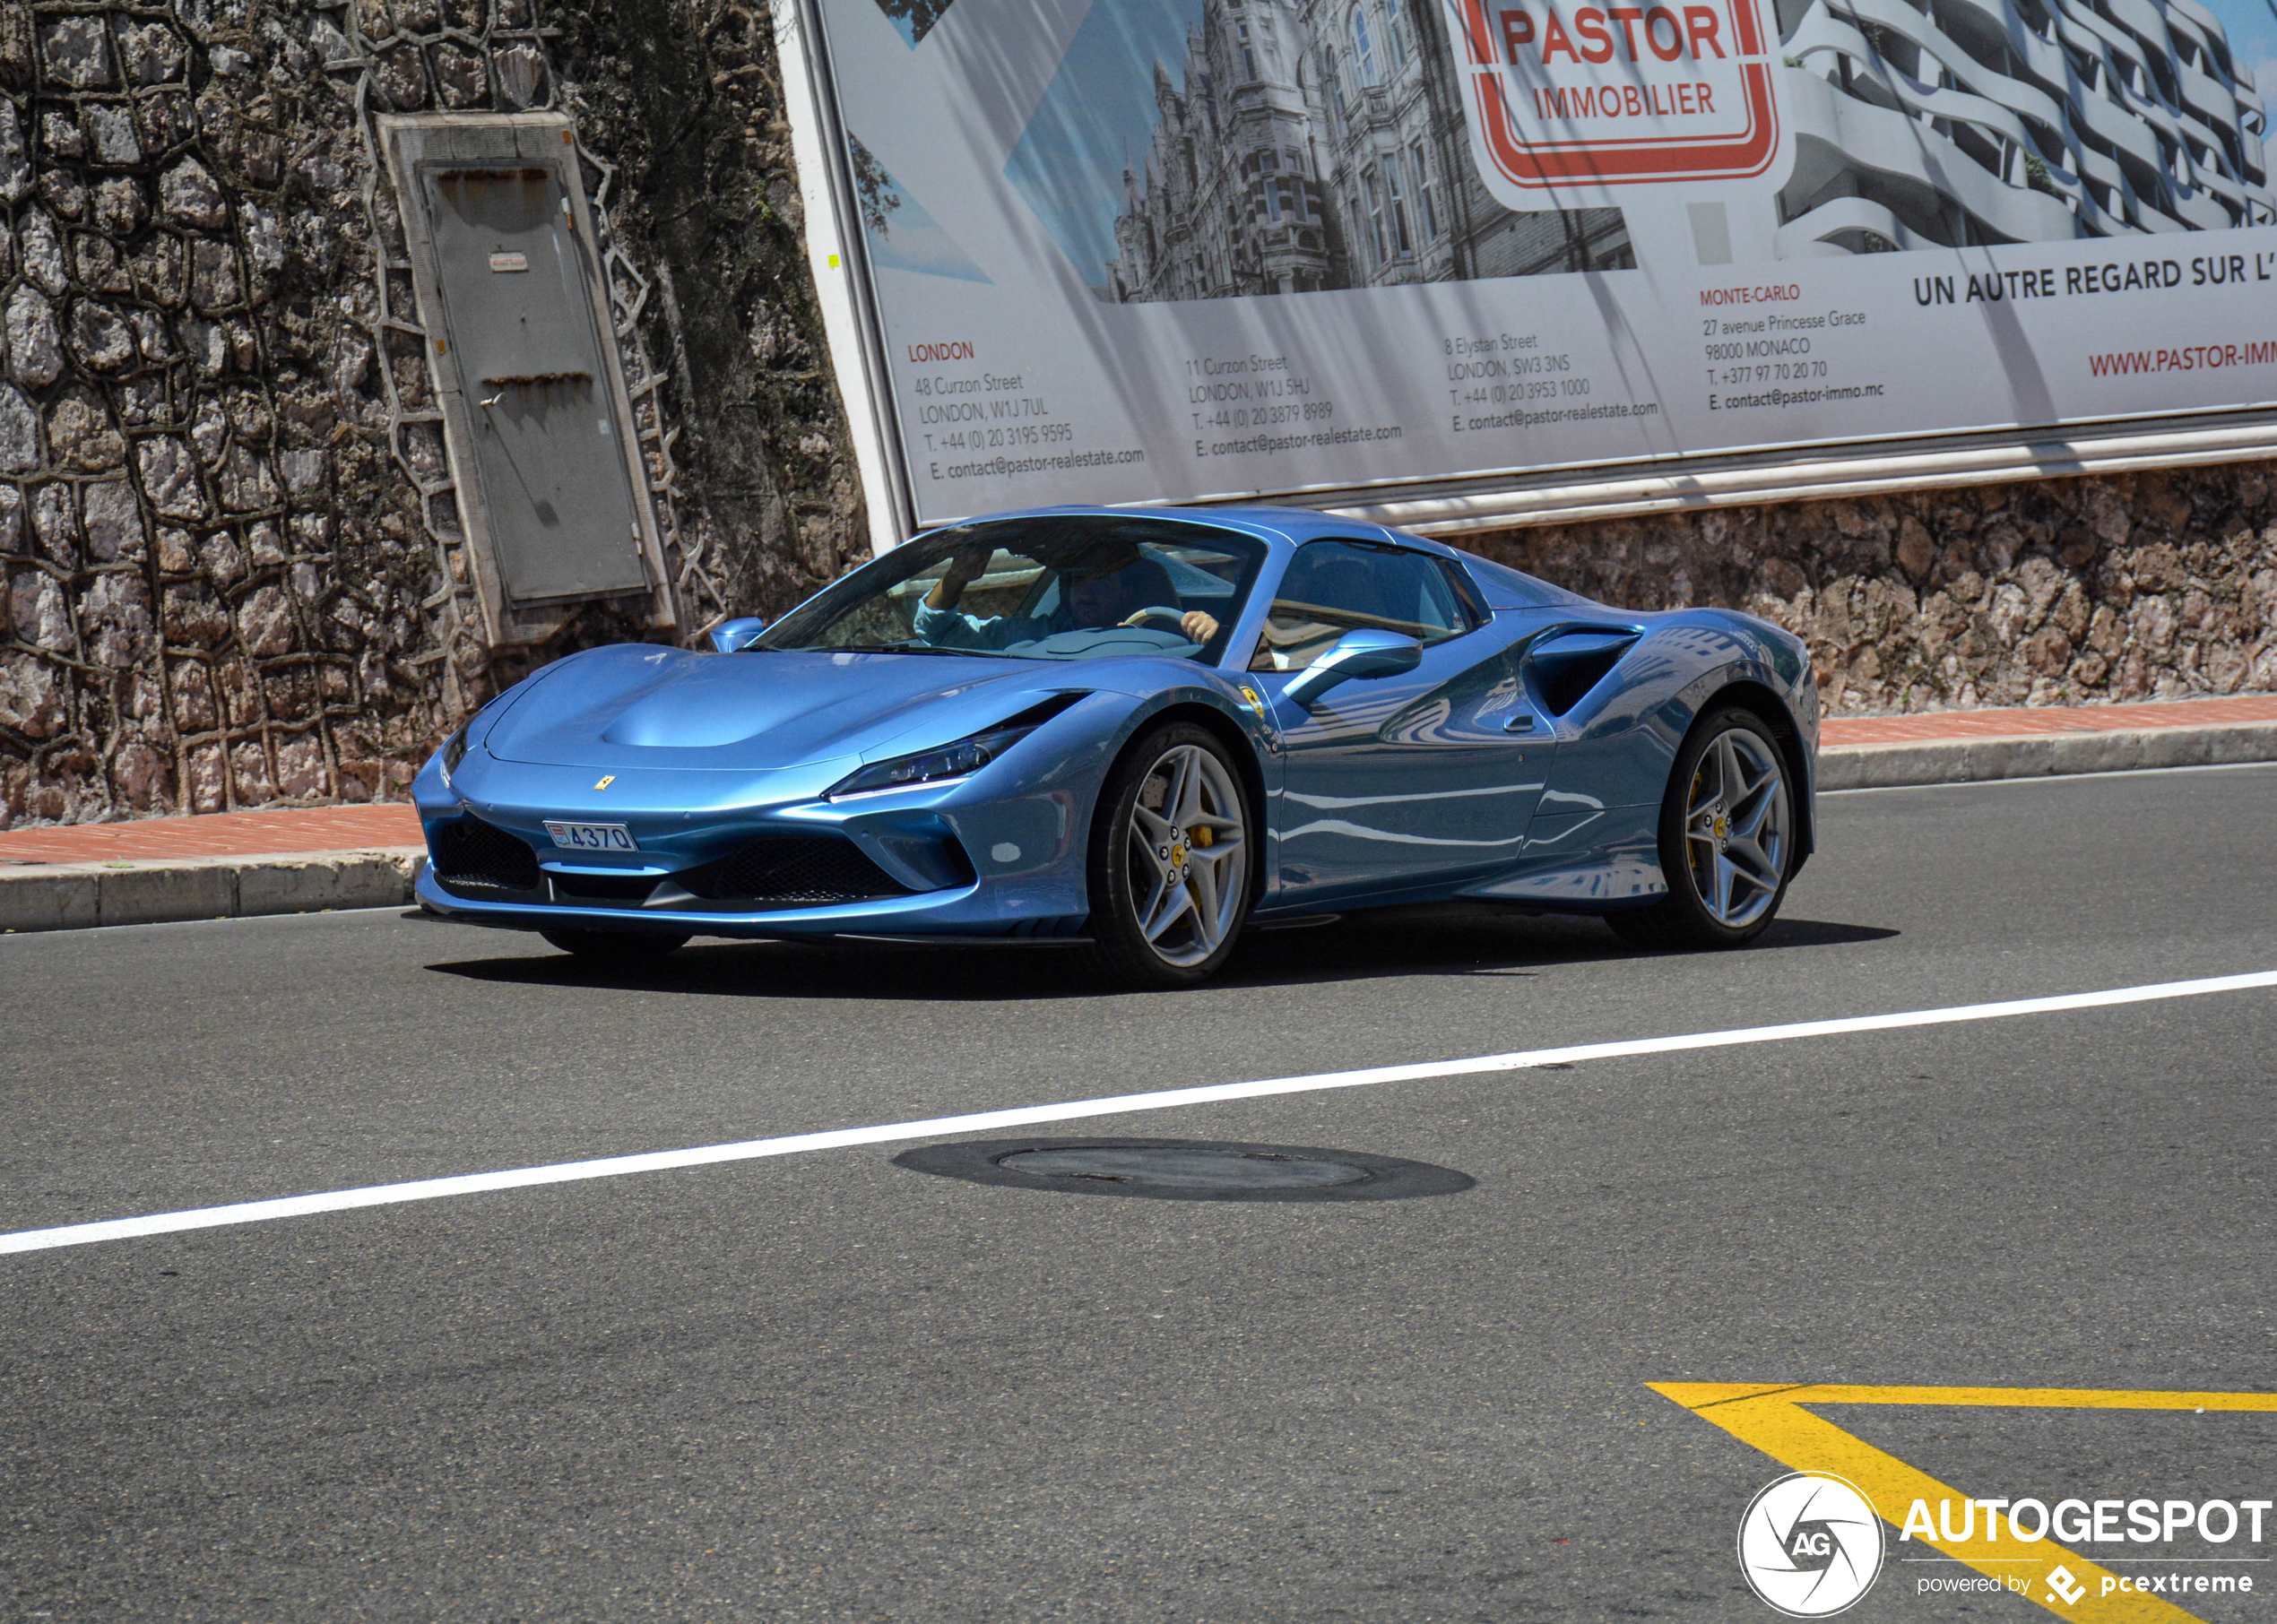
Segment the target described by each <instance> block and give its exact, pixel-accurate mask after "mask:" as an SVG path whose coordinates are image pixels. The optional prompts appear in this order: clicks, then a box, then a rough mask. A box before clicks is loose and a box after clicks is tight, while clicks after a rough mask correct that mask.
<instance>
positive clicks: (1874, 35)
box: [1779, 0, 2277, 255]
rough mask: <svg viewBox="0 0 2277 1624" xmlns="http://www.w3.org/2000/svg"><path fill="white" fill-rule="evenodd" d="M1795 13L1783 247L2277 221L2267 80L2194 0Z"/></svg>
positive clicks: (1817, 4) (1822, 7) (1789, 43)
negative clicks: (1790, 163)
mask: <svg viewBox="0 0 2277 1624" xmlns="http://www.w3.org/2000/svg"><path fill="white" fill-rule="evenodd" d="M1790 10H1791V11H1792V13H1793V15H1792V16H1791V18H1790V16H1789V12H1790ZM1780 21H1781V27H1780V40H1779V48H1780V51H1781V53H1782V55H1783V56H1785V57H1786V58H1787V59H1788V60H1789V61H1791V62H1793V63H1795V64H1796V65H1798V66H1799V69H1800V74H1799V75H1798V76H1797V77H1796V79H1794V80H1793V81H1792V83H1793V87H1794V91H1795V94H1794V96H1793V98H1792V103H1793V107H1794V112H1793V115H1792V117H1793V118H1794V121H1795V125H1796V154H1795V165H1794V168H1793V169H1792V171H1791V172H1790V173H1789V175H1788V178H1787V180H1786V183H1785V185H1783V186H1781V187H1780V189H1779V215H1780V219H1781V221H1782V224H1781V227H1780V231H1779V247H1780V249H1781V251H1782V253H1786V254H1791V255H1802V254H1807V253H1810V252H1812V251H1813V250H1814V248H1816V247H1818V246H1822V245H1824V246H1836V247H1841V248H1846V249H1849V250H1852V251H1854V252H1856V251H1872V250H1874V249H1905V248H1920V247H1930V246H1945V247H1952V246H1960V245H1962V244H1968V243H2002V242H2048V241H2055V240H2060V239H2063V238H2074V237H2123V236H2126V235H2129V234H2131V233H2134V232H2138V231H2152V232H2156V231H2182V230H2191V231H2209V230H2213V231H2218V230H2227V229H2230V228H2233V227H2238V226H2258V225H2267V224H2269V223H2271V222H2272V221H2273V220H2277V195H2273V194H2272V192H2271V190H2270V186H2269V174H2268V165H2267V162H2266V160H2264V156H2263V153H2262V136H2263V134H2264V128H2265V125H2266V114H2265V111H2264V106H2263V100H2262V97H2261V94H2260V93H2259V91H2257V89H2256V88H2255V83H2254V82H2253V80H2252V78H2251V70H2250V69H2243V70H2241V68H2240V65H2238V62H2237V61H2236V59H2235V57H2234V55H2233V51H2232V47H2231V45H2230V41H2229V36H2228V34H2227V32H2226V31H2225V30H2223V28H2222V26H2221V22H2220V20H2219V19H2218V18H2216V17H2215V16H2214V14H2213V13H2212V12H2210V11H2207V10H2206V9H2204V8H2203V6H2200V5H2198V4H2195V0H2169V4H2165V5H2158V4H2152V3H2151V0H2105V4H2103V5H2101V6H2100V7H2096V8H2093V9H2090V8H2087V7H2073V6H2066V5H2064V4H2061V0H2001V3H2000V4H1987V3H1979V0H1947V3H1946V4H1943V5H1940V6H1936V7H1933V8H1930V9H1928V10H1926V11H1925V10H1917V9H1916V8H1915V7H1913V6H1911V5H1909V4H1905V3H1904V0H1810V4H1808V5H1807V6H1795V5H1794V4H1793V0H1782V4H1781V5H1780Z"/></svg>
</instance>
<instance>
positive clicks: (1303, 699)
mask: <svg viewBox="0 0 2277 1624" xmlns="http://www.w3.org/2000/svg"><path fill="white" fill-rule="evenodd" d="M1422 663H1423V644H1420V643H1417V642H1416V640H1415V639H1414V638H1413V637H1410V636H1407V635H1406V634H1404V633H1401V632H1386V631H1380V630H1378V629H1377V628H1376V627H1374V626H1362V627H1361V628H1360V629H1359V630H1358V631H1356V632H1346V633H1345V635H1343V636H1341V637H1339V638H1338V639H1337V640H1336V644H1335V646H1333V647H1332V648H1330V649H1329V652H1327V653H1325V654H1323V655H1321V656H1320V658H1319V659H1318V660H1315V661H1313V662H1312V664H1311V665H1308V666H1306V667H1305V668H1304V669H1303V671H1301V672H1299V673H1298V674H1297V677H1296V679H1295V680H1294V682H1292V683H1290V684H1289V686H1288V687H1286V688H1283V689H1282V690H1281V692H1282V693H1283V694H1285V695H1287V697H1288V698H1289V699H1290V700H1291V701H1292V702H1293V703H1294V704H1301V705H1303V706H1305V707H1307V708H1308V709H1309V708H1311V706H1312V702H1313V701H1314V700H1316V699H1318V698H1319V697H1320V695H1323V694H1325V693H1327V692H1328V691H1329V689H1330V688H1332V687H1336V686H1337V684H1338V683H1340V682H1350V681H1352V680H1353V679H1354V678H1363V677H1397V676H1398V675H1399V674H1400V673H1401V672H1402V671H1412V670H1414V669H1416V667H1417V666H1418V665H1421V664H1422Z"/></svg>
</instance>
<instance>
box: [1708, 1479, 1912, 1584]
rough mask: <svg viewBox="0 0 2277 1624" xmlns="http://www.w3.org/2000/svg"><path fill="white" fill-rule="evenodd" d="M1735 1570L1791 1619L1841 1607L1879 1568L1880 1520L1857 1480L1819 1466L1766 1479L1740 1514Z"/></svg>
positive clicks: (1873, 1577) (1880, 1566)
mask: <svg viewBox="0 0 2277 1624" xmlns="http://www.w3.org/2000/svg"><path fill="white" fill-rule="evenodd" d="M1739 1570H1740V1572H1741V1573H1743V1574H1745V1576H1746V1577H1747V1583H1748V1586H1749V1587H1750V1588H1751V1589H1753V1591H1754V1593H1755V1594H1757V1595H1759V1596H1761V1597H1762V1599H1763V1600H1764V1601H1765V1602H1768V1603H1769V1604H1770V1605H1771V1606H1772V1607H1774V1608H1776V1609H1778V1610H1779V1611H1780V1612H1783V1613H1785V1614H1786V1615H1787V1616H1788V1618H1790V1619H1823V1618H1828V1617H1831V1615H1833V1614H1835V1613H1838V1612H1840V1611H1842V1610H1843V1609H1844V1608H1846V1607H1848V1606H1849V1605H1850V1603H1852V1602H1855V1601H1857V1599H1858V1598H1859V1597H1860V1596H1862V1595H1864V1594H1866V1592H1867V1591H1868V1590H1869V1589H1871V1588H1872V1587H1873V1585H1874V1579H1875V1578H1876V1577H1877V1576H1879V1575H1880V1574H1881V1572H1882V1518H1881V1516H1879V1515H1878V1514H1877V1513H1876V1512H1875V1511H1874V1502H1873V1501H1871V1500H1869V1499H1866V1496H1865V1495H1863V1494H1861V1493H1860V1492H1859V1491H1858V1490H1857V1486H1856V1485H1855V1484H1852V1483H1848V1482H1846V1481H1843V1480H1842V1479H1840V1478H1839V1477H1833V1476H1830V1475H1829V1474H1828V1473H1823V1472H1796V1473H1791V1474H1790V1475H1788V1476H1786V1477H1783V1478H1780V1479H1779V1481H1777V1482H1774V1483H1772V1484H1771V1485H1769V1486H1768V1487H1767V1488H1765V1489H1763V1490H1762V1492H1760V1493H1758V1494H1757V1495H1756V1496H1755V1498H1754V1499H1752V1500H1750V1501H1749V1502H1748V1503H1747V1511H1746V1514H1745V1516H1742V1517H1741V1518H1740V1519H1739Z"/></svg>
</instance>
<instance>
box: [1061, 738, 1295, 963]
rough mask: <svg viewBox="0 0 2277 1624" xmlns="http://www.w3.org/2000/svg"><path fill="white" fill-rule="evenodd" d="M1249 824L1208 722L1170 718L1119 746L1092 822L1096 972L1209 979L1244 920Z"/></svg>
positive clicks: (1233, 772)
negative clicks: (1119, 753)
mask: <svg viewBox="0 0 2277 1624" xmlns="http://www.w3.org/2000/svg"><path fill="white" fill-rule="evenodd" d="M1254 824H1255V819H1254V817H1253V816H1252V815H1251V809H1250V806H1249V796H1248V792H1247V791H1246V790H1244V789H1243V787H1242V777H1241V773H1240V772H1239V771H1238V770H1237V769H1236V768H1235V766H1234V762H1233V759H1232V758H1231V757H1230V756H1228V755H1227V754H1226V750H1225V746H1224V745H1223V744H1221V743H1219V742H1218V740H1217V738H1216V735H1215V734H1213V733H1211V732H1210V731H1209V730H1208V729H1206V728H1201V727H1198V726H1196V725H1194V724H1193V723H1191V722H1173V723H1171V724H1169V725H1168V726H1165V727H1162V728H1157V729H1156V730H1154V731H1153V732H1151V733H1149V734H1147V735H1146V736H1145V737H1144V738H1142V739H1139V741H1138V742H1137V743H1135V744H1134V745H1132V746H1131V747H1130V749H1129V750H1127V751H1125V752H1124V753H1123V756H1122V758H1121V760H1120V761H1118V762H1117V763H1116V764H1115V766H1114V770H1113V772H1111V773H1109V774H1108V775H1107V782H1106V784H1105V786H1104V789H1103V790H1101V792H1100V796H1099V805H1098V808H1097V809H1096V812H1095V815H1094V817H1093V819H1092V829H1091V860H1090V867H1089V878H1090V888H1091V936H1092V940H1093V941H1094V943H1095V945H1096V946H1095V953H1096V955H1097V957H1098V960H1099V963H1100V967H1101V969H1102V970H1103V971H1104V972H1106V974H1107V975H1109V976H1110V977H1111V978H1112V979H1113V980H1117V981H1120V982H1121V983H1122V984H1124V985H1125V986H1131V987H1192V986H1196V985H1198V984H1199V983H1200V982H1202V981H1206V980H1208V979H1209V978H1210V977H1211V976H1212V975H1214V974H1216V972H1217V970H1218V968H1219V967H1220V966H1221V965H1223V964H1224V963H1225V961H1226V959H1227V958H1229V957H1230V956H1232V955H1233V951H1234V938H1235V937H1238V936H1240V934H1241V929H1242V922H1243V921H1244V920H1247V919H1248V918H1249V910H1250V900H1251V869H1250V840H1251V830H1252V828H1253V827H1254Z"/></svg>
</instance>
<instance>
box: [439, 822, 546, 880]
mask: <svg viewBox="0 0 2277 1624" xmlns="http://www.w3.org/2000/svg"><path fill="white" fill-rule="evenodd" d="M432 856H433V860H434V863H435V877H436V878H437V879H438V880H440V881H442V883H443V884H445V885H451V886H455V887H459V888H465V887H469V886H472V887H477V888H480V889H484V890H491V891H534V890H536V889H537V888H538V854H537V852H536V851H533V850H532V848H531V845H530V842H528V841H525V840H523V839H521V838H520V837H519V836H517V835H512V834H507V833H506V831H505V830H504V829H499V828H496V827H493V826H492V825H489V824H486V823H484V822H483V821H482V820H481V818H478V817H469V818H462V819H461V820H460V821H458V822H457V823H452V824H445V825H443V826H442V827H441V828H440V829H437V831H436V832H435V840H434V847H433V852H432Z"/></svg>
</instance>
